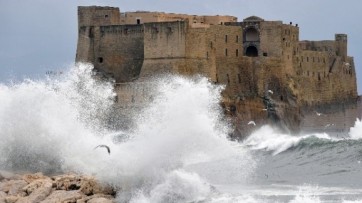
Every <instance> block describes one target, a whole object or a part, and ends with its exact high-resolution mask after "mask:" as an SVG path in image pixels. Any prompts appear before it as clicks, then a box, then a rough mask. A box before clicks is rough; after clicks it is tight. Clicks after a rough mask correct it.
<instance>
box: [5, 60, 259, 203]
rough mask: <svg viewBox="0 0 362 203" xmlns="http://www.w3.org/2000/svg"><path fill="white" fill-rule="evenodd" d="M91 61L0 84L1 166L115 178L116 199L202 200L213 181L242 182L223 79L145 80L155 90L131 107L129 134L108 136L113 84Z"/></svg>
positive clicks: (246, 164) (243, 161)
mask: <svg viewBox="0 0 362 203" xmlns="http://www.w3.org/2000/svg"><path fill="white" fill-rule="evenodd" d="M91 70H92V66H91V65H89V64H78V65H77V66H75V67H72V68H71V70H70V71H69V73H67V74H65V76H64V77H62V78H52V79H51V80H46V81H31V80H28V81H25V82H23V83H20V84H15V85H12V86H6V85H1V86H0V129H1V130H0V138H1V142H0V166H1V167H2V168H6V169H10V170H28V171H29V170H30V171H43V172H55V171H57V170H59V169H61V170H63V171H64V170H66V171H67V170H69V171H77V172H81V173H85V174H90V175H95V176H97V177H98V178H99V179H100V180H102V181H104V182H107V183H109V184H113V185H115V186H117V187H120V188H122V192H121V193H119V196H118V200H119V201H120V202H126V201H134V202H135V201H136V202H137V201H139V202H142V201H144V202H165V201H166V202H167V201H168V200H170V199H172V201H173V202H184V201H199V200H203V199H205V198H206V197H207V196H208V195H209V193H210V191H211V186H210V183H211V184H212V183H213V182H218V181H223V180H227V179H226V177H228V178H229V179H230V180H231V178H230V176H232V175H235V176H233V177H232V179H233V181H239V182H242V181H243V180H244V179H245V178H246V177H248V174H249V173H250V172H251V171H252V170H253V166H254V161H252V158H251V157H250V156H248V155H247V151H246V150H245V149H244V148H243V147H242V146H241V145H239V144H237V143H235V142H230V141H229V140H228V139H227V135H228V133H229V129H230V128H229V126H228V125H227V124H226V122H224V121H223V118H222V113H221V111H220V110H221V109H220V106H219V102H220V98H221V96H220V92H221V90H222V87H220V86H215V85H213V84H211V83H210V82H209V81H208V80H207V79H206V78H202V77H200V78H194V79H186V78H182V77H177V76H169V77H165V78H163V79H159V80H157V81H152V84H153V85H155V88H154V89H155V90H156V92H155V94H156V95H158V96H157V97H155V99H154V101H153V102H152V103H151V104H150V105H149V106H148V108H146V109H145V110H144V111H143V112H142V113H141V114H140V115H137V116H136V117H135V119H136V123H137V125H136V128H135V129H133V131H132V133H130V134H129V136H130V137H132V139H130V140H128V141H126V142H120V143H119V142H116V143H115V142H113V141H112V140H113V139H112V136H106V135H112V133H113V132H112V131H110V130H109V129H108V128H107V116H108V115H109V112H110V110H111V108H112V104H113V98H114V96H115V95H114V92H113V87H112V84H111V83H108V82H99V81H97V80H94V79H93V76H92V71H91ZM150 84H151V83H150ZM116 134H117V133H116ZM99 144H106V145H108V146H109V147H110V149H111V154H110V155H108V153H107V152H106V151H105V149H102V148H97V149H94V148H95V146H97V145H99ZM209 163H210V164H209ZM222 171H227V172H225V173H220V172H222ZM208 178H210V179H208Z"/></svg>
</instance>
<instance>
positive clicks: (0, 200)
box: [0, 191, 6, 203]
mask: <svg viewBox="0 0 362 203" xmlns="http://www.w3.org/2000/svg"><path fill="white" fill-rule="evenodd" d="M5 197H6V193H5V192H3V191H0V203H5Z"/></svg>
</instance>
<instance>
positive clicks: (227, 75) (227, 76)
mask: <svg viewBox="0 0 362 203" xmlns="http://www.w3.org/2000/svg"><path fill="white" fill-rule="evenodd" d="M226 78H227V80H228V84H230V78H229V74H226Z"/></svg>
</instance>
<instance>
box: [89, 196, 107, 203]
mask: <svg viewBox="0 0 362 203" xmlns="http://www.w3.org/2000/svg"><path fill="white" fill-rule="evenodd" d="M87 203H114V201H112V200H110V199H106V198H104V197H98V198H93V199H91V200H89V201H88V202H87Z"/></svg>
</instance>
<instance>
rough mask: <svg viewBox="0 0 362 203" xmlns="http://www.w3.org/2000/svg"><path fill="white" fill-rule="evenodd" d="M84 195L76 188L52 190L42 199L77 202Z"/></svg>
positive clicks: (50, 202) (52, 201) (48, 202)
mask: <svg viewBox="0 0 362 203" xmlns="http://www.w3.org/2000/svg"><path fill="white" fill-rule="evenodd" d="M83 196H84V195H83V194H81V193H80V192H79V191H75V190H74V191H65V190H56V191H54V192H52V193H51V194H50V195H49V196H48V197H47V198H46V199H45V200H43V201H41V203H58V202H77V200H78V199H81V198H82V197H83Z"/></svg>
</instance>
